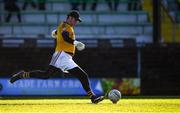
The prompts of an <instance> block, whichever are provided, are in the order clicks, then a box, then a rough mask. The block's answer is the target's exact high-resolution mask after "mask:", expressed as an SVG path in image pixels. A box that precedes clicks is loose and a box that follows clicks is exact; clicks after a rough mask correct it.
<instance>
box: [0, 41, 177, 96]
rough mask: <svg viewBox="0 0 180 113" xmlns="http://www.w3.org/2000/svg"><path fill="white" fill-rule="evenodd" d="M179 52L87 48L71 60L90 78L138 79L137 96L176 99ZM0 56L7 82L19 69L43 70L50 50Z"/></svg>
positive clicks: (172, 47) (171, 48)
mask: <svg viewBox="0 0 180 113" xmlns="http://www.w3.org/2000/svg"><path fill="white" fill-rule="evenodd" d="M179 50H180V45H179V44H166V45H150V44H148V45H144V46H142V47H136V46H127V47H126V46H124V47H111V46H108V47H89V48H86V50H85V51H82V52H77V54H76V55H75V57H74V60H75V61H76V62H77V63H78V64H79V65H80V66H81V67H82V68H84V69H85V70H86V71H87V73H89V75H90V77H91V78H136V77H137V78H140V79H141V94H144V95H179V94H180V92H179V90H180V82H179V80H180V76H179V75H180V70H179V69H180V59H179V58H180V51H179ZM138 51H139V52H140V53H138ZM0 52H1V56H0V69H1V71H0V76H1V77H2V78H8V77H10V76H11V74H12V73H13V72H16V71H18V70H21V69H25V70H34V69H46V68H47V65H48V64H49V62H50V60H51V55H52V54H53V52H54V48H52V47H43V48H39V47H36V46H27V47H25V46H21V47H16V48H14V47H2V46H1V47H0ZM138 73H139V74H138ZM59 75H62V73H61V72H59V73H58V74H57V75H56V76H54V77H58V76H59Z"/></svg>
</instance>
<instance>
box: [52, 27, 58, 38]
mask: <svg viewBox="0 0 180 113" xmlns="http://www.w3.org/2000/svg"><path fill="white" fill-rule="evenodd" d="M51 37H52V38H56V37H57V30H56V29H55V30H53V31H52V32H51Z"/></svg>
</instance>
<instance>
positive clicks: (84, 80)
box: [68, 67, 104, 104]
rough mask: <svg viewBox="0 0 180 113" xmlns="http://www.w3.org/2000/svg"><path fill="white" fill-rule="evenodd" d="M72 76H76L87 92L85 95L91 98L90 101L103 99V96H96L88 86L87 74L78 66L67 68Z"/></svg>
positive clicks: (94, 101)
mask: <svg viewBox="0 0 180 113" xmlns="http://www.w3.org/2000/svg"><path fill="white" fill-rule="evenodd" d="M68 71H69V72H70V73H71V74H72V75H73V76H75V77H77V78H78V79H79V80H80V82H81V84H82V86H83V88H84V90H85V91H86V92H87V95H88V96H89V97H90V98H91V101H92V103H95V104H97V103H99V102H100V101H102V100H103V99H104V96H96V95H95V94H94V93H93V91H92V90H91V88H90V84H89V80H88V74H87V73H86V72H85V71H83V70H82V69H81V68H80V67H75V68H73V69H70V70H68Z"/></svg>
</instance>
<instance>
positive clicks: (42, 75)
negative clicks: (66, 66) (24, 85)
mask: <svg viewBox="0 0 180 113" xmlns="http://www.w3.org/2000/svg"><path fill="white" fill-rule="evenodd" d="M57 71H58V69H57V68H55V67H54V66H51V65H49V68H48V69H47V70H46V71H41V70H34V71H30V72H25V71H19V72H18V73H16V74H14V75H13V76H12V77H11V78H10V82H11V83H14V82H15V81H17V80H19V79H24V78H39V79H48V78H50V75H53V74H54V73H56V72H57Z"/></svg>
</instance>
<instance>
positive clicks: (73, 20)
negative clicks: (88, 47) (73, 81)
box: [10, 11, 104, 103]
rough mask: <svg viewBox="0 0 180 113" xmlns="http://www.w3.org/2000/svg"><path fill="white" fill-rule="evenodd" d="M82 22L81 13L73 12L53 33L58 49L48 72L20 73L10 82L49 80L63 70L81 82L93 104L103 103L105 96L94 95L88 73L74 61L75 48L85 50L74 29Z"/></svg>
mask: <svg viewBox="0 0 180 113" xmlns="http://www.w3.org/2000/svg"><path fill="white" fill-rule="evenodd" d="M81 21H82V20H81V18H80V15H79V12H77V11H71V12H70V13H68V15H67V18H66V21H64V22H61V23H60V25H59V26H58V28H57V29H56V30H54V31H52V34H51V35H52V37H53V38H56V49H55V53H54V54H53V56H52V59H51V62H50V64H49V68H48V69H47V70H46V71H41V70H35V71H30V72H25V71H20V72H18V73H16V74H14V75H13V76H12V77H11V79H10V82H11V83H14V82H15V81H17V80H19V79H23V78H40V79H48V78H50V75H52V74H54V73H56V72H57V70H58V69H61V70H62V71H63V72H69V73H70V74H72V75H73V76H75V77H77V78H78V79H79V80H80V82H81V84H82V86H83V88H84V90H85V91H86V92H87V95H88V96H89V97H90V99H91V101H92V103H99V102H100V101H102V100H103V99H104V96H96V95H95V94H94V93H93V91H92V89H91V87H90V84H89V80H88V75H87V73H86V72H85V71H83V70H82V69H81V68H80V67H79V66H78V65H77V64H76V63H75V62H74V61H73V59H72V57H73V55H74V54H75V47H76V48H77V50H79V51H82V50H83V49H85V45H84V44H83V43H82V42H79V41H77V40H75V33H74V29H73V27H74V26H75V25H76V24H77V22H81Z"/></svg>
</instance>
